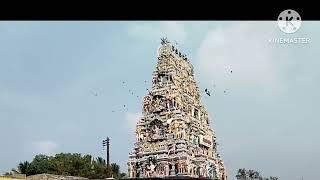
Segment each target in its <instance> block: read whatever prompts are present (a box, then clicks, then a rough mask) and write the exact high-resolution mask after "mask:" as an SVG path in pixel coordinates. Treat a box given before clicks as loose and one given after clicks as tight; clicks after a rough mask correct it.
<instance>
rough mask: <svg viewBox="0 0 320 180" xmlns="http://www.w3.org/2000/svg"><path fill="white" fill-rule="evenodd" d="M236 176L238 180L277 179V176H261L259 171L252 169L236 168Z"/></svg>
mask: <svg viewBox="0 0 320 180" xmlns="http://www.w3.org/2000/svg"><path fill="white" fill-rule="evenodd" d="M236 178H237V179H239V180H278V179H279V178H278V177H274V176H270V177H262V175H261V174H260V172H258V171H255V170H252V169H248V170H247V169H244V168H243V169H238V172H237V175H236Z"/></svg>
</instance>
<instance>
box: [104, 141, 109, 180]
mask: <svg viewBox="0 0 320 180" xmlns="http://www.w3.org/2000/svg"><path fill="white" fill-rule="evenodd" d="M102 146H103V149H104V147H105V146H107V149H106V159H107V177H110V139H109V137H107V139H106V140H103V141H102Z"/></svg>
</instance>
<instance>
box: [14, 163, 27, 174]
mask: <svg viewBox="0 0 320 180" xmlns="http://www.w3.org/2000/svg"><path fill="white" fill-rule="evenodd" d="M30 165H31V164H30V163H29V162H28V161H24V162H20V163H19V165H18V168H17V169H12V171H13V172H14V173H18V174H25V175H27V176H28V175H30Z"/></svg>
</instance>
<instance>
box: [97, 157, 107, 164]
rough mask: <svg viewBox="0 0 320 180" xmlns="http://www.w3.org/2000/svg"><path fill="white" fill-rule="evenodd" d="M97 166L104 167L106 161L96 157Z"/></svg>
mask: <svg viewBox="0 0 320 180" xmlns="http://www.w3.org/2000/svg"><path fill="white" fill-rule="evenodd" d="M96 162H97V163H98V164H99V165H105V164H106V161H105V160H104V159H103V158H102V157H98V158H97V161H96Z"/></svg>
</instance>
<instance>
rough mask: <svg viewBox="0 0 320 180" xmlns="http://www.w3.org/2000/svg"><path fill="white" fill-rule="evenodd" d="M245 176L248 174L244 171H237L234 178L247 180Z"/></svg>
mask: <svg viewBox="0 0 320 180" xmlns="http://www.w3.org/2000/svg"><path fill="white" fill-rule="evenodd" d="M247 175H248V173H247V170H246V169H239V170H238V173H237V175H236V178H237V179H239V180H247V179H248V178H247Z"/></svg>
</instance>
